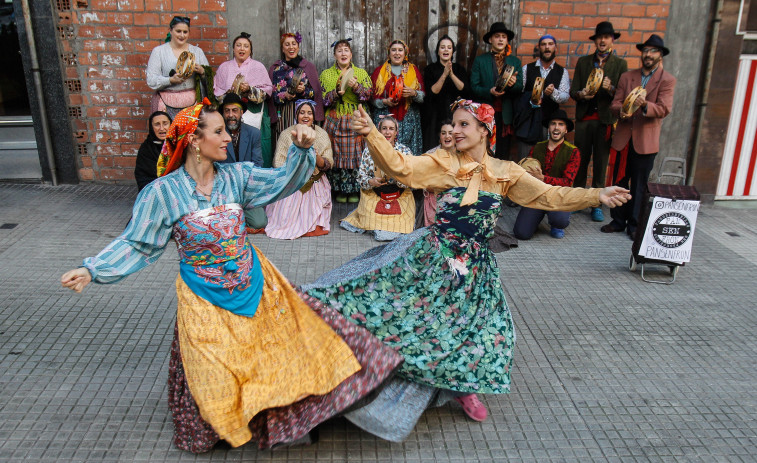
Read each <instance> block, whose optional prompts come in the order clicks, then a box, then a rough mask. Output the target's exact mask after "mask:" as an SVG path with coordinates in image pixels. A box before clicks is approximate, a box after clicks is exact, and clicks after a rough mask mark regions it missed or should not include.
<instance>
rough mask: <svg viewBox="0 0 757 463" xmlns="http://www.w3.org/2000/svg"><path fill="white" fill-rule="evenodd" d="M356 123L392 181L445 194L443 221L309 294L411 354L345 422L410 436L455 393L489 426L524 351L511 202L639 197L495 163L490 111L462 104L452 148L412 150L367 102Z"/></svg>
mask: <svg viewBox="0 0 757 463" xmlns="http://www.w3.org/2000/svg"><path fill="white" fill-rule="evenodd" d="M352 128H353V130H354V131H355V132H357V133H358V134H360V135H362V136H363V137H365V140H366V143H367V146H368V149H369V150H370V153H371V156H372V157H373V159H374V161H375V164H376V166H377V167H378V168H379V169H381V170H382V171H383V172H385V173H387V175H390V176H391V177H392V178H395V179H397V181H399V182H402V183H404V184H405V185H408V186H409V187H411V188H424V189H425V188H430V189H432V190H434V191H435V192H437V193H439V195H438V198H439V200H438V201H439V202H438V206H439V212H438V213H437V216H436V222H435V223H434V224H433V225H431V226H429V227H427V228H422V229H419V230H416V231H415V232H413V233H411V234H409V235H402V236H400V237H399V238H397V239H396V240H395V241H393V242H392V243H391V244H388V245H385V246H380V247H377V248H374V249H371V250H368V251H366V252H365V253H364V254H363V255H361V256H358V257H356V258H355V259H353V260H352V261H350V262H348V263H347V264H345V265H343V266H342V267H340V268H338V269H336V270H333V271H331V272H329V273H327V274H325V275H323V276H322V277H321V278H319V279H318V280H317V281H316V282H315V283H313V284H310V285H306V286H304V287H303V288H302V289H303V290H304V291H305V292H306V293H307V294H309V295H310V296H313V297H315V298H317V299H320V300H322V301H329V302H330V303H331V304H333V306H334V307H337V309H338V310H339V311H340V312H341V313H342V314H344V315H345V316H346V317H347V318H348V319H349V320H350V321H352V322H353V323H355V324H357V325H359V326H362V327H365V328H367V329H368V330H369V331H371V332H372V333H374V334H375V335H376V336H377V337H378V338H379V339H381V340H383V341H384V343H386V344H387V345H389V346H391V347H393V348H394V349H395V350H397V351H398V352H399V353H400V354H402V355H403V357H404V358H405V363H404V364H403V365H402V367H401V368H400V371H399V373H398V377H395V379H393V380H392V382H391V383H390V384H389V385H388V386H387V387H386V388H385V389H383V390H382V392H381V393H380V394H379V396H378V397H377V398H376V400H374V401H373V402H371V403H370V404H369V405H367V406H365V407H363V408H361V409H358V410H355V411H352V412H350V413H348V414H347V415H346V417H347V418H348V419H349V420H350V421H352V422H353V423H355V424H356V425H358V426H359V427H361V428H363V429H365V430H367V431H369V432H371V433H373V434H375V435H378V436H380V437H382V438H384V439H387V440H392V441H401V440H403V439H404V438H405V437H406V436H407V435H408V434H409V433H410V432H411V431H412V429H413V427H414V426H415V423H416V422H417V420H418V418H419V417H420V415H421V414H422V413H423V411H424V410H425V408H427V407H429V406H434V405H439V404H442V403H444V402H445V401H447V400H450V399H453V398H454V399H455V400H457V401H458V402H459V403H460V404H461V405H462V406H463V409H464V411H465V413H466V414H467V415H468V416H469V417H470V418H472V419H474V420H478V421H483V420H484V419H486V416H487V410H486V407H485V406H484V404H483V403H482V402H481V401H479V399H478V397H477V396H476V394H477V393H493V394H501V393H507V392H509V390H510V367H511V363H512V357H513V348H514V344H515V331H514V329H513V324H512V317H511V315H510V310H509V309H508V307H507V302H506V301H505V295H504V290H503V288H502V282H501V280H500V277H499V269H498V267H497V262H496V260H495V258H494V254H492V252H491V251H490V250H489V248H488V243H487V240H488V238H489V237H490V236H491V235H492V233H493V230H494V225H495V223H496V220H497V217H498V216H499V212H500V210H501V208H502V201H503V200H504V198H505V196H509V197H510V198H511V199H512V200H513V201H515V202H517V203H519V204H521V205H524V206H528V207H533V208H539V209H543V210H578V209H581V208H584V207H588V206H598V205H599V204H600V203H603V204H605V205H607V206H609V207H615V206H618V205H620V204H623V203H625V202H626V201H628V199H629V198H630V195H629V194H628V190H625V189H622V188H617V187H609V188H605V189H601V190H600V189H589V190H586V189H574V188H568V187H555V186H550V185H547V184H544V183H542V182H541V181H539V180H537V179H536V178H535V177H533V176H531V175H529V174H528V173H526V171H525V170H524V169H523V168H521V167H520V166H518V165H517V164H515V163H513V162H509V161H502V160H498V159H495V158H494V157H492V156H491V148H490V145H489V140H490V139H493V136H494V130H495V129H494V110H493V109H492V107H491V106H489V105H486V104H478V103H473V102H471V101H458V102H456V103H455V105H454V106H453V132H454V138H455V143H456V150H453V151H448V150H445V149H438V150H436V151H435V152H433V153H429V154H426V155H424V156H417V157H416V156H406V155H403V154H401V153H399V152H398V151H396V150H395V149H394V148H393V147H392V146H391V144H390V143H389V142H388V141H387V140H386V139H385V138H384V137H383V136H382V135H381V134H380V133H379V132H378V131H377V130H376V128H375V126H374V125H373V123H372V122H371V119H370V117H369V116H368V114H367V113H366V112H365V111H364V110H363V109H362V107H360V108H359V109H358V111H356V112H355V113H354V114H353V119H352Z"/></svg>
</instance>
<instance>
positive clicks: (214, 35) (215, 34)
mask: <svg viewBox="0 0 757 463" xmlns="http://www.w3.org/2000/svg"><path fill="white" fill-rule="evenodd" d="M227 36H228V35H227V32H226V28H225V27H203V28H202V38H203V39H226V38H227Z"/></svg>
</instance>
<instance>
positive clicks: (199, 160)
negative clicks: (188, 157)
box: [195, 146, 202, 164]
mask: <svg viewBox="0 0 757 463" xmlns="http://www.w3.org/2000/svg"><path fill="white" fill-rule="evenodd" d="M195 149H196V150H197V164H202V158H201V157H200V147H199V146H196V147H195Z"/></svg>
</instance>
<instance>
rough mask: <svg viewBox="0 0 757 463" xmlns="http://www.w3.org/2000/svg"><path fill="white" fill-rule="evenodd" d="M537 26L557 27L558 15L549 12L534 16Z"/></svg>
mask: <svg viewBox="0 0 757 463" xmlns="http://www.w3.org/2000/svg"><path fill="white" fill-rule="evenodd" d="M534 20H535V21H536V24H535V25H536V26H537V27H557V24H558V23H559V21H560V17H559V16H556V15H550V14H540V15H536V16H535V17H534Z"/></svg>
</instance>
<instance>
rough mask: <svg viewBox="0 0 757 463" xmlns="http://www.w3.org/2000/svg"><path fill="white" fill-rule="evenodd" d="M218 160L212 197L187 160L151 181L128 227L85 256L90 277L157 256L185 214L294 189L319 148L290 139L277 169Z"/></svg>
mask: <svg viewBox="0 0 757 463" xmlns="http://www.w3.org/2000/svg"><path fill="white" fill-rule="evenodd" d="M294 154H299V156H297V155H294ZM214 165H215V168H216V172H217V173H216V176H215V180H214V181H213V192H212V194H211V197H210V200H208V199H207V198H205V197H204V196H203V195H202V194H200V193H199V192H197V191H196V189H195V188H196V183H195V181H194V180H193V179H192V177H190V176H189V174H188V173H187V171H186V170H184V167H183V166H182V167H180V168H179V169H177V170H176V171H174V172H171V173H170V174H168V175H166V176H165V177H160V178H158V179H156V180H154V181H153V182H152V183H150V184H149V185H147V186H146V187H145V188H144V189H143V190H142V191H141V192H140V193H139V195H138V196H137V199H136V201H135V202H134V211H133V212H132V219H131V221H130V222H129V224H128V225H127V226H126V230H124V232H123V233H122V234H121V235H120V236H119V237H118V238H116V239H115V240H114V241H113V242H112V243H110V244H109V245H107V246H106V247H105V249H103V250H102V251H100V253H99V254H98V255H97V256H95V257H88V258H86V259H84V263H83V266H84V267H86V268H87V269H88V270H89V273H90V274H92V281H95V282H97V283H115V282H117V281H119V280H121V279H123V278H124V277H126V276H127V275H130V274H132V273H134V272H136V271H138V270H141V269H142V268H144V267H146V266H148V265H150V264H151V263H153V262H155V261H156V260H157V259H158V257H160V255H161V254H163V251H164V250H165V248H166V245H167V244H168V242H169V240H170V239H171V233H172V230H173V225H174V224H175V223H176V222H177V221H178V220H179V219H180V218H181V217H183V216H184V215H186V214H189V213H192V212H195V211H198V210H201V209H206V208H209V207H215V206H220V205H222V204H230V203H238V204H241V205H243V206H244V207H245V208H246V209H251V208H253V207H260V206H265V205H266V204H270V203H273V202H275V201H278V200H279V199H282V198H285V197H287V196H289V195H291V194H292V193H294V192H295V191H297V190H298V189H300V188H301V187H302V185H304V184H305V182H306V181H307V180H308V179H309V178H310V175H311V174H312V172H313V168H314V167H315V151H314V150H313V149H312V148H309V149H307V150H304V149H301V148H298V147H297V146H295V145H292V146H291V147H290V148H289V154H288V155H287V162H286V164H285V165H284V166H282V167H279V168H277V169H264V168H262V167H255V166H254V165H253V163H251V162H237V163H233V164H220V163H215V164H214Z"/></svg>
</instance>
